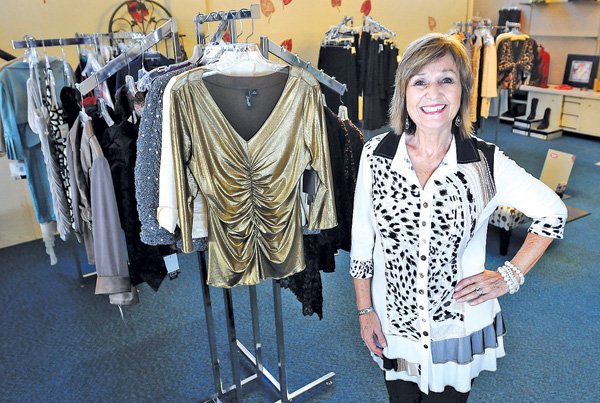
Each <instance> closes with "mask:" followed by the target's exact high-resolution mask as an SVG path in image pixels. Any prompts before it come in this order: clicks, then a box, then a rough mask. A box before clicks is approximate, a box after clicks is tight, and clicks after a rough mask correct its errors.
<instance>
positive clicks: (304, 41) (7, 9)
mask: <svg viewBox="0 0 600 403" xmlns="http://www.w3.org/2000/svg"><path fill="white" fill-rule="evenodd" d="M472 2H473V0H459V1H457V0H418V1H413V0H401V1H397V0H371V6H372V8H371V11H370V16H371V17H373V18H374V19H375V20H377V21H379V22H380V23H382V24H383V25H385V26H386V27H388V28H389V29H391V30H393V31H394V32H395V33H396V34H397V37H396V43H397V44H398V47H399V49H400V50H402V49H404V48H405V47H406V45H407V44H408V43H409V42H410V41H412V40H413V39H415V38H417V37H418V36H420V35H423V34H425V33H427V32H431V31H439V32H445V31H448V30H449V29H450V27H451V26H452V24H453V22H454V21H460V20H465V19H466V18H467V16H468V14H469V10H470V7H472ZM122 3H123V2H122V1H114V0H111V1H106V0H103V1H100V0H94V1H87V2H73V1H72V0H50V1H43V0H33V1H11V2H5V4H3V5H2V12H0V26H1V27H2V29H1V30H0V48H1V49H3V50H5V51H8V52H9V53H12V54H14V55H17V56H18V55H22V54H23V50H22V49H12V44H11V41H12V40H13V39H14V40H21V39H22V38H23V36H24V35H31V36H33V37H35V38H39V39H42V38H60V37H72V36H74V34H75V32H81V33H93V32H106V31H107V29H108V23H109V20H110V16H111V14H112V13H113V11H114V10H115V9H116V8H117V7H118V6H119V5H120V4H122ZM159 3H160V4H162V5H164V6H165V7H166V8H167V9H168V10H170V12H171V14H172V15H173V16H174V17H175V18H176V21H177V25H178V29H179V32H180V33H181V34H184V35H185V37H184V38H183V43H184V47H185V49H186V51H187V52H188V54H191V52H192V49H193V46H194V45H195V43H196V39H195V38H196V33H195V26H194V23H193V18H194V16H195V15H196V14H197V13H198V12H207V11H223V10H231V9H240V8H244V7H249V6H250V4H252V3H259V2H258V1H257V0H253V1H248V2H246V1H240V0H218V1H217V0H205V1H201V2H199V1H193V0H176V1H174V0H166V1H159ZM263 3H264V4H267V5H272V6H273V7H272V9H271V11H272V12H271V13H270V15H269V16H268V17H267V16H266V15H265V14H264V13H261V19H260V20H257V21H255V24H254V35H253V36H252V37H251V38H250V41H254V42H258V41H259V39H260V36H261V35H267V36H268V37H269V38H270V39H271V40H273V41H274V42H276V43H278V44H279V43H281V42H283V41H284V40H287V39H291V40H292V44H293V45H292V46H293V48H292V51H293V52H295V53H298V54H299V55H300V56H301V57H302V58H303V59H305V60H307V61H310V62H311V63H313V64H315V65H316V63H317V59H318V52H319V45H320V42H321V40H322V38H323V36H324V34H325V32H326V31H327V30H328V29H329V27H330V26H331V25H335V24H337V23H339V22H340V21H341V19H342V17H343V16H353V17H354V25H356V26H360V25H361V24H362V14H361V5H362V4H363V0H343V1H332V0H311V1H310V4H309V2H307V1H302V0H295V1H291V2H289V3H288V4H287V5H284V4H283V2H282V1H279V0H268V1H266V2H263ZM333 4H340V6H339V7H334V6H333ZM430 17H432V19H430ZM215 27H216V24H214V25H213V26H212V27H211V29H213V30H214V29H215ZM251 31H252V25H251V23H249V22H245V23H244V25H243V35H242V36H241V37H240V39H239V40H240V41H245V40H246V37H247V36H248V35H249V34H250V32H251ZM65 51H66V54H67V58H68V60H69V62H70V63H71V64H72V65H73V66H75V64H76V62H77V51H76V48H75V47H74V46H69V47H66V48H65ZM47 52H48V54H50V55H56V56H58V55H60V48H49V49H47ZM0 189H2V193H3V196H2V199H1V203H0V233H2V234H3V236H2V237H0V247H5V246H9V245H13V244H16V243H20V242H25V241H29V240H32V239H37V238H39V237H40V233H39V229H38V226H37V224H36V223H35V221H34V220H35V219H34V215H33V210H32V207H31V201H30V197H29V190H28V188H27V184H26V182H25V181H24V180H21V181H14V180H13V179H12V178H11V177H10V175H9V170H8V163H7V161H6V158H3V159H2V161H0ZM5 189H6V190H8V189H10V190H9V191H5Z"/></svg>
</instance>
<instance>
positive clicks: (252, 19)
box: [246, 18, 254, 44]
mask: <svg viewBox="0 0 600 403" xmlns="http://www.w3.org/2000/svg"><path fill="white" fill-rule="evenodd" d="M250 19H251V21H252V31H251V32H250V35H248V36H247V37H246V44H247V43H248V39H250V37H251V36H252V35H254V18H250Z"/></svg>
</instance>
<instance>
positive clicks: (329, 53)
mask: <svg viewBox="0 0 600 403" xmlns="http://www.w3.org/2000/svg"><path fill="white" fill-rule="evenodd" d="M318 67H319V69H322V70H323V71H325V73H327V74H329V75H330V76H332V77H335V79H336V80H338V81H339V82H341V83H342V84H346V87H347V89H348V91H347V92H346V93H345V94H344V95H342V96H340V94H338V93H336V92H335V91H333V90H331V89H330V88H328V87H326V86H324V85H321V91H322V92H323V94H325V102H326V103H327V106H328V107H329V109H331V110H332V111H334V112H335V113H336V114H337V113H338V108H339V106H340V105H341V104H342V103H343V105H345V106H346V107H347V108H348V117H349V118H350V120H351V121H352V122H353V123H354V124H357V123H358V70H357V60H356V56H355V55H353V54H352V50H351V49H346V48H343V47H334V46H321V48H320V50H319V65H318Z"/></svg>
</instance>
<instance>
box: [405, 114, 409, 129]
mask: <svg viewBox="0 0 600 403" xmlns="http://www.w3.org/2000/svg"><path fill="white" fill-rule="evenodd" d="M408 129H410V121H409V120H408V116H407V117H406V119H404V130H406V131H408Z"/></svg>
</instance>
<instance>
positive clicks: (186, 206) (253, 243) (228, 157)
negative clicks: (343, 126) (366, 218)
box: [170, 67, 337, 287]
mask: <svg viewBox="0 0 600 403" xmlns="http://www.w3.org/2000/svg"><path fill="white" fill-rule="evenodd" d="M205 72H206V70H205V69H202V68H201V69H197V70H192V71H190V72H187V73H184V74H183V75H182V76H180V78H179V79H178V80H177V82H176V83H175V85H174V86H173V88H172V90H171V99H172V102H171V110H170V113H171V135H172V142H173V153H174V160H175V176H176V178H175V180H176V189H177V204H178V211H179V225H180V228H181V232H182V241H183V248H182V249H183V251H184V252H192V251H193V250H192V237H191V228H192V222H191V221H192V213H193V198H194V196H195V191H196V190H195V189H199V191H200V192H202V194H203V195H204V197H205V199H206V203H207V210H208V233H209V235H208V244H209V248H208V283H209V284H210V285H213V286H218V287H233V286H236V285H242V284H245V285H250V284H257V283H259V282H261V281H262V280H264V279H266V278H283V277H287V276H289V275H291V274H294V273H296V272H299V271H302V270H303V269H304V267H305V263H304V248H303V242H302V223H301V203H300V192H301V189H300V178H301V176H302V173H303V172H304V169H305V168H306V167H307V165H308V164H310V165H311V166H312V168H313V169H314V170H315V171H316V173H317V177H318V180H317V182H318V183H317V187H316V193H315V195H314V199H313V202H312V204H311V208H310V214H309V217H308V227H309V229H327V228H332V227H334V226H336V225H337V220H336V212H335V204H334V194H333V183H332V179H331V167H330V161H329V146H328V142H327V132H326V130H327V129H326V127H325V118H324V109H323V101H322V96H321V90H320V88H319V84H318V83H317V81H316V80H315V78H314V77H313V76H311V75H310V74H309V73H308V72H306V71H304V70H302V69H300V68H296V67H291V68H290V70H289V75H288V78H287V81H286V83H285V86H284V89H283V93H282V95H281V97H280V99H279V100H278V102H277V104H276V105H275V108H274V109H273V111H272V112H271V114H270V115H269V117H268V118H267V120H266V121H265V122H264V124H263V125H262V127H261V128H260V129H259V130H258V131H257V132H256V134H254V135H253V136H252V137H251V138H250V140H248V141H246V140H244V139H243V138H242V137H241V136H240V135H239V134H238V133H237V132H236V131H235V129H234V128H233V127H232V126H231V124H230V123H229V121H228V120H227V119H226V118H225V116H224V115H223V113H222V112H221V110H220V109H219V108H218V106H217V104H216V103H215V101H214V99H213V98H212V96H211V95H210V93H209V92H208V90H207V88H206V86H205V85H204V83H203V80H202V75H203V74H204V73H205ZM275 74H280V73H275Z"/></svg>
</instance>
